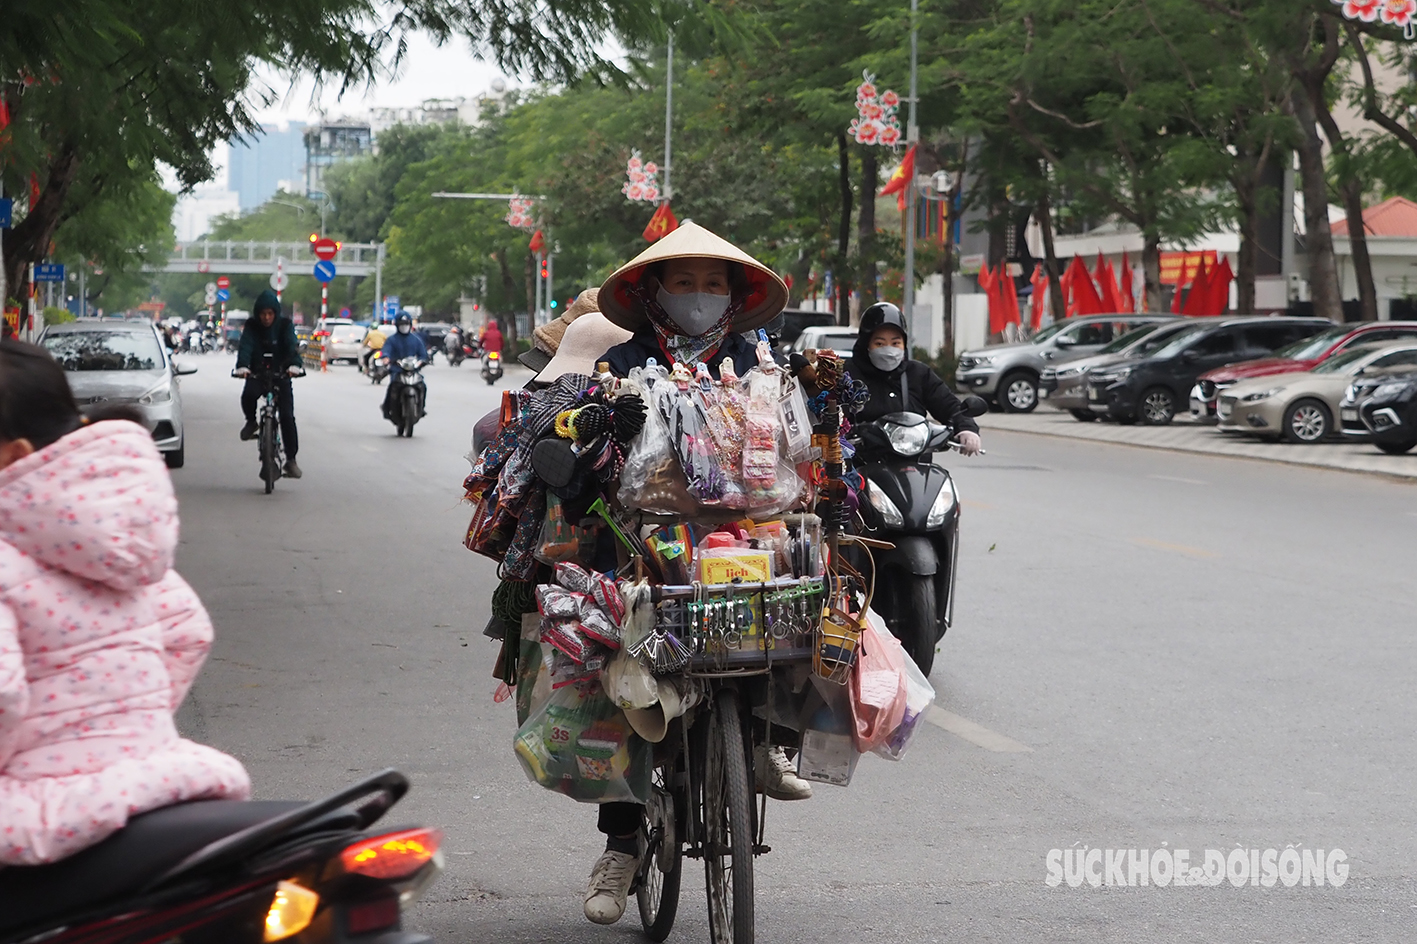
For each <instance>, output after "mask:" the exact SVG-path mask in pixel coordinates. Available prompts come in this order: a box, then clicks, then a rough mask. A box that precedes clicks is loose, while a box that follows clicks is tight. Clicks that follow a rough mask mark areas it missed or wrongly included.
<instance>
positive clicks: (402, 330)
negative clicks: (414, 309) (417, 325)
mask: <svg viewBox="0 0 1417 944" xmlns="http://www.w3.org/2000/svg"><path fill="white" fill-rule="evenodd" d="M412 330H413V326H412V325H399V334H408V333H409V332H410V331H412Z"/></svg>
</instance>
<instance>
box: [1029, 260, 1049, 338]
mask: <svg viewBox="0 0 1417 944" xmlns="http://www.w3.org/2000/svg"><path fill="white" fill-rule="evenodd" d="M1028 281H1029V282H1030V283H1031V284H1032V285H1033V294H1032V295H1030V296H1029V314H1030V315H1031V318H1030V321H1031V322H1032V326H1033V330H1034V331H1037V330H1038V324H1039V322H1041V321H1042V320H1043V306H1044V305H1045V304H1047V299H1048V276H1046V275H1044V274H1043V266H1041V265H1035V266H1034V267H1033V275H1032V276H1031V277H1030V278H1029V280H1028Z"/></svg>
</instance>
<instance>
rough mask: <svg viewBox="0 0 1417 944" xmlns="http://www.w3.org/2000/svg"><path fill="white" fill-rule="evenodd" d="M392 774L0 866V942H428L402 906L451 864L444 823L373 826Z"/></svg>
mask: <svg viewBox="0 0 1417 944" xmlns="http://www.w3.org/2000/svg"><path fill="white" fill-rule="evenodd" d="M407 791H408V780H407V779H405V778H404V776H403V775H402V774H400V773H398V772H397V771H395V770H386V771H384V772H383V773H380V774H376V775H374V776H373V777H370V778H369V779H367V780H364V781H363V782H361V783H357V784H355V785H353V786H351V787H348V788H346V789H344V790H341V791H340V792H339V793H336V794H335V795H334V796H332V797H329V798H327V799H324V800H320V801H318V802H316V803H310V804H303V803H282V802H275V801H245V802H243V801H238V800H198V801H195V802H191V803H180V804H178V805H176V806H168V807H163V808H162V809H158V810H153V811H151V812H148V813H142V814H140V815H138V816H134V817H133V818H132V819H131V820H129V821H128V825H127V826H125V827H124V828H123V829H121V830H119V831H118V832H116V833H114V834H113V835H112V836H110V837H108V838H107V839H105V840H103V841H102V842H100V843H98V844H97V845H94V846H91V847H89V848H88V849H85V850H83V851H81V852H78V853H75V854H74V855H72V856H70V857H69V858H67V859H64V860H62V861H60V862H56V863H54V864H53V865H40V866H13V867H11V868H7V869H3V870H0V944H20V942H30V941H44V942H45V944H81V942H82V944H119V942H122V944H148V942H152V944H157V942H172V941H182V942H183V944H262V942H271V941H286V940H288V941H291V942H301V944H345V942H349V941H359V942H361V944H430V942H431V941H432V939H431V938H430V937H428V936H427V935H424V934H417V933H414V932H411V931H405V930H403V906H404V905H405V904H407V903H408V902H411V901H413V900H414V899H416V898H417V897H418V895H419V894H420V893H421V892H422V891H423V890H424V889H425V888H427V886H428V885H429V884H430V883H431V882H432V881H433V880H434V879H435V878H436V877H437V876H438V873H439V872H440V871H442V863H443V860H442V854H441V853H440V852H439V844H440V843H441V841H442V835H441V833H439V831H438V830H436V829H424V828H403V829H398V830H383V831H380V830H372V831H371V830H370V829H369V827H370V826H372V825H373V824H374V823H375V822H376V821H377V820H378V819H379V818H380V817H381V816H383V815H384V814H385V813H386V812H388V810H389V808H390V807H392V806H393V805H394V804H395V803H397V802H398V801H399V799H400V798H401V797H402V796H403V795H404V793H406V792H407Z"/></svg>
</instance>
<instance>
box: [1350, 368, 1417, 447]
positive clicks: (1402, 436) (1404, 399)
mask: <svg viewBox="0 0 1417 944" xmlns="http://www.w3.org/2000/svg"><path fill="white" fill-rule="evenodd" d="M1358 418H1359V419H1360V420H1362V421H1363V425H1364V426H1366V427H1367V428H1368V431H1369V432H1370V433H1372V440H1373V443H1374V444H1375V445H1376V446H1377V447H1378V448H1379V449H1381V450H1382V451H1383V452H1386V453H1389V454H1390V455H1395V456H1396V455H1401V454H1402V453H1404V452H1407V451H1409V450H1410V449H1412V447H1413V446H1417V377H1413V376H1412V375H1411V374H1408V375H1405V376H1393V377H1389V378H1388V379H1387V380H1385V381H1383V382H1382V383H1380V384H1378V386H1377V388H1376V389H1374V390H1373V393H1372V395H1371V396H1369V397H1368V398H1367V399H1366V400H1364V401H1363V402H1362V403H1360V404H1358Z"/></svg>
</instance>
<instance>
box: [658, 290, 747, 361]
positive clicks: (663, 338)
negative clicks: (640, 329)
mask: <svg viewBox="0 0 1417 944" xmlns="http://www.w3.org/2000/svg"><path fill="white" fill-rule="evenodd" d="M630 294H631V295H633V296H634V297H635V299H636V300H637V301H638V302H639V303H640V307H641V309H642V310H643V311H644V313H645V317H647V318H648V319H649V323H650V327H652V328H654V333H655V334H657V335H658V336H659V343H660V344H661V345H663V346H664V349H665V350H666V351H668V352H669V356H670V357H672V358H674V360H675V361H676V362H677V363H681V364H687V365H688V366H689V367H691V368H692V367H694V366H695V365H697V364H701V363H703V360H704V358H705V357H707V356H708V355H710V354H712V353H713V352H714V351H716V350H718V346H719V345H720V344H722V343H723V339H724V337H725V336H726V335H727V334H728V328H729V326H730V325H732V324H733V320H734V319H735V318H737V317H738V316H739V315H740V314H742V313H743V299H742V298H734V299H733V300H732V301H730V302H729V303H728V308H727V309H726V310H725V311H724V313H723V317H722V318H720V319H718V321H717V322H715V323H714V326H713V327H712V328H709V329H708V330H707V331H705V332H704V333H703V334H700V335H688V334H684V333H683V330H682V329H681V328H680V327H679V326H678V325H676V324H675V323H674V319H672V318H670V317H669V314H668V313H667V312H666V311H665V310H664V306H663V305H661V304H660V303H659V300H658V299H656V298H655V297H654V293H653V292H651V291H650V290H649V286H648V285H646V284H645V283H644V282H643V281H641V282H636V283H635V284H633V285H631V286H630Z"/></svg>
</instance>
